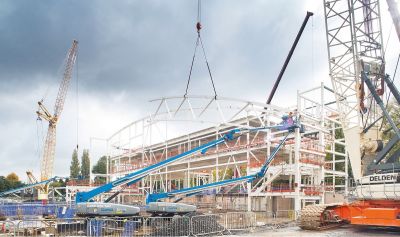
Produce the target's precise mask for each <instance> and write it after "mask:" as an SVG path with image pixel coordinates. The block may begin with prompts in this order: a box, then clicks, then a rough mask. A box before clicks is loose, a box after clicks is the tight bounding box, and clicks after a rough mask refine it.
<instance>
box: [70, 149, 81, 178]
mask: <svg viewBox="0 0 400 237" xmlns="http://www.w3.org/2000/svg"><path fill="white" fill-rule="evenodd" d="M79 171H80V165H79V160H78V151H77V150H76V149H74V152H73V153H72V161H71V166H70V168H69V175H70V177H71V178H75V179H76V178H78V176H79Z"/></svg>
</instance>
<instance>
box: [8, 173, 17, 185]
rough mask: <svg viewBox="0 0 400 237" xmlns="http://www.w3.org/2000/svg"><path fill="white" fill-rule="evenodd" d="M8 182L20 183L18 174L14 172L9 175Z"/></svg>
mask: <svg viewBox="0 0 400 237" xmlns="http://www.w3.org/2000/svg"><path fill="white" fill-rule="evenodd" d="M6 179H7V181H8V182H10V183H16V182H18V181H19V177H18V175H17V174H16V173H14V172H12V173H10V174H8V175H7V177H6Z"/></svg>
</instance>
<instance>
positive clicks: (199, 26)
mask: <svg viewBox="0 0 400 237" xmlns="http://www.w3.org/2000/svg"><path fill="white" fill-rule="evenodd" d="M196 29H197V32H200V30H201V23H200V22H197V24H196Z"/></svg>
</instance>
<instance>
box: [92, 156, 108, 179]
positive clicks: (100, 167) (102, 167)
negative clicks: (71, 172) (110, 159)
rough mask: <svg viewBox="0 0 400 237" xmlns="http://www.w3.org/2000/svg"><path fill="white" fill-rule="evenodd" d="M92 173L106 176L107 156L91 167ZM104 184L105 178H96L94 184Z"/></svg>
mask: <svg viewBox="0 0 400 237" xmlns="http://www.w3.org/2000/svg"><path fill="white" fill-rule="evenodd" d="M92 172H93V173H94V174H106V173H107V156H102V157H100V159H99V160H98V161H97V163H96V164H95V165H94V166H93V169H92ZM96 181H97V182H100V183H105V181H106V179H105V177H96V178H95V182H96Z"/></svg>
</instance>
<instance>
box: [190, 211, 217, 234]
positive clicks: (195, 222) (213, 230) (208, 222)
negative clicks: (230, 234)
mask: <svg viewBox="0 0 400 237" xmlns="http://www.w3.org/2000/svg"><path fill="white" fill-rule="evenodd" d="M223 223H224V219H223V218H221V215H215V214H207V215H198V216H193V217H192V218H191V224H192V227H191V233H192V235H194V236H199V235H210V234H222V233H223V232H224V231H225V227H224V225H223Z"/></svg>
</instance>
